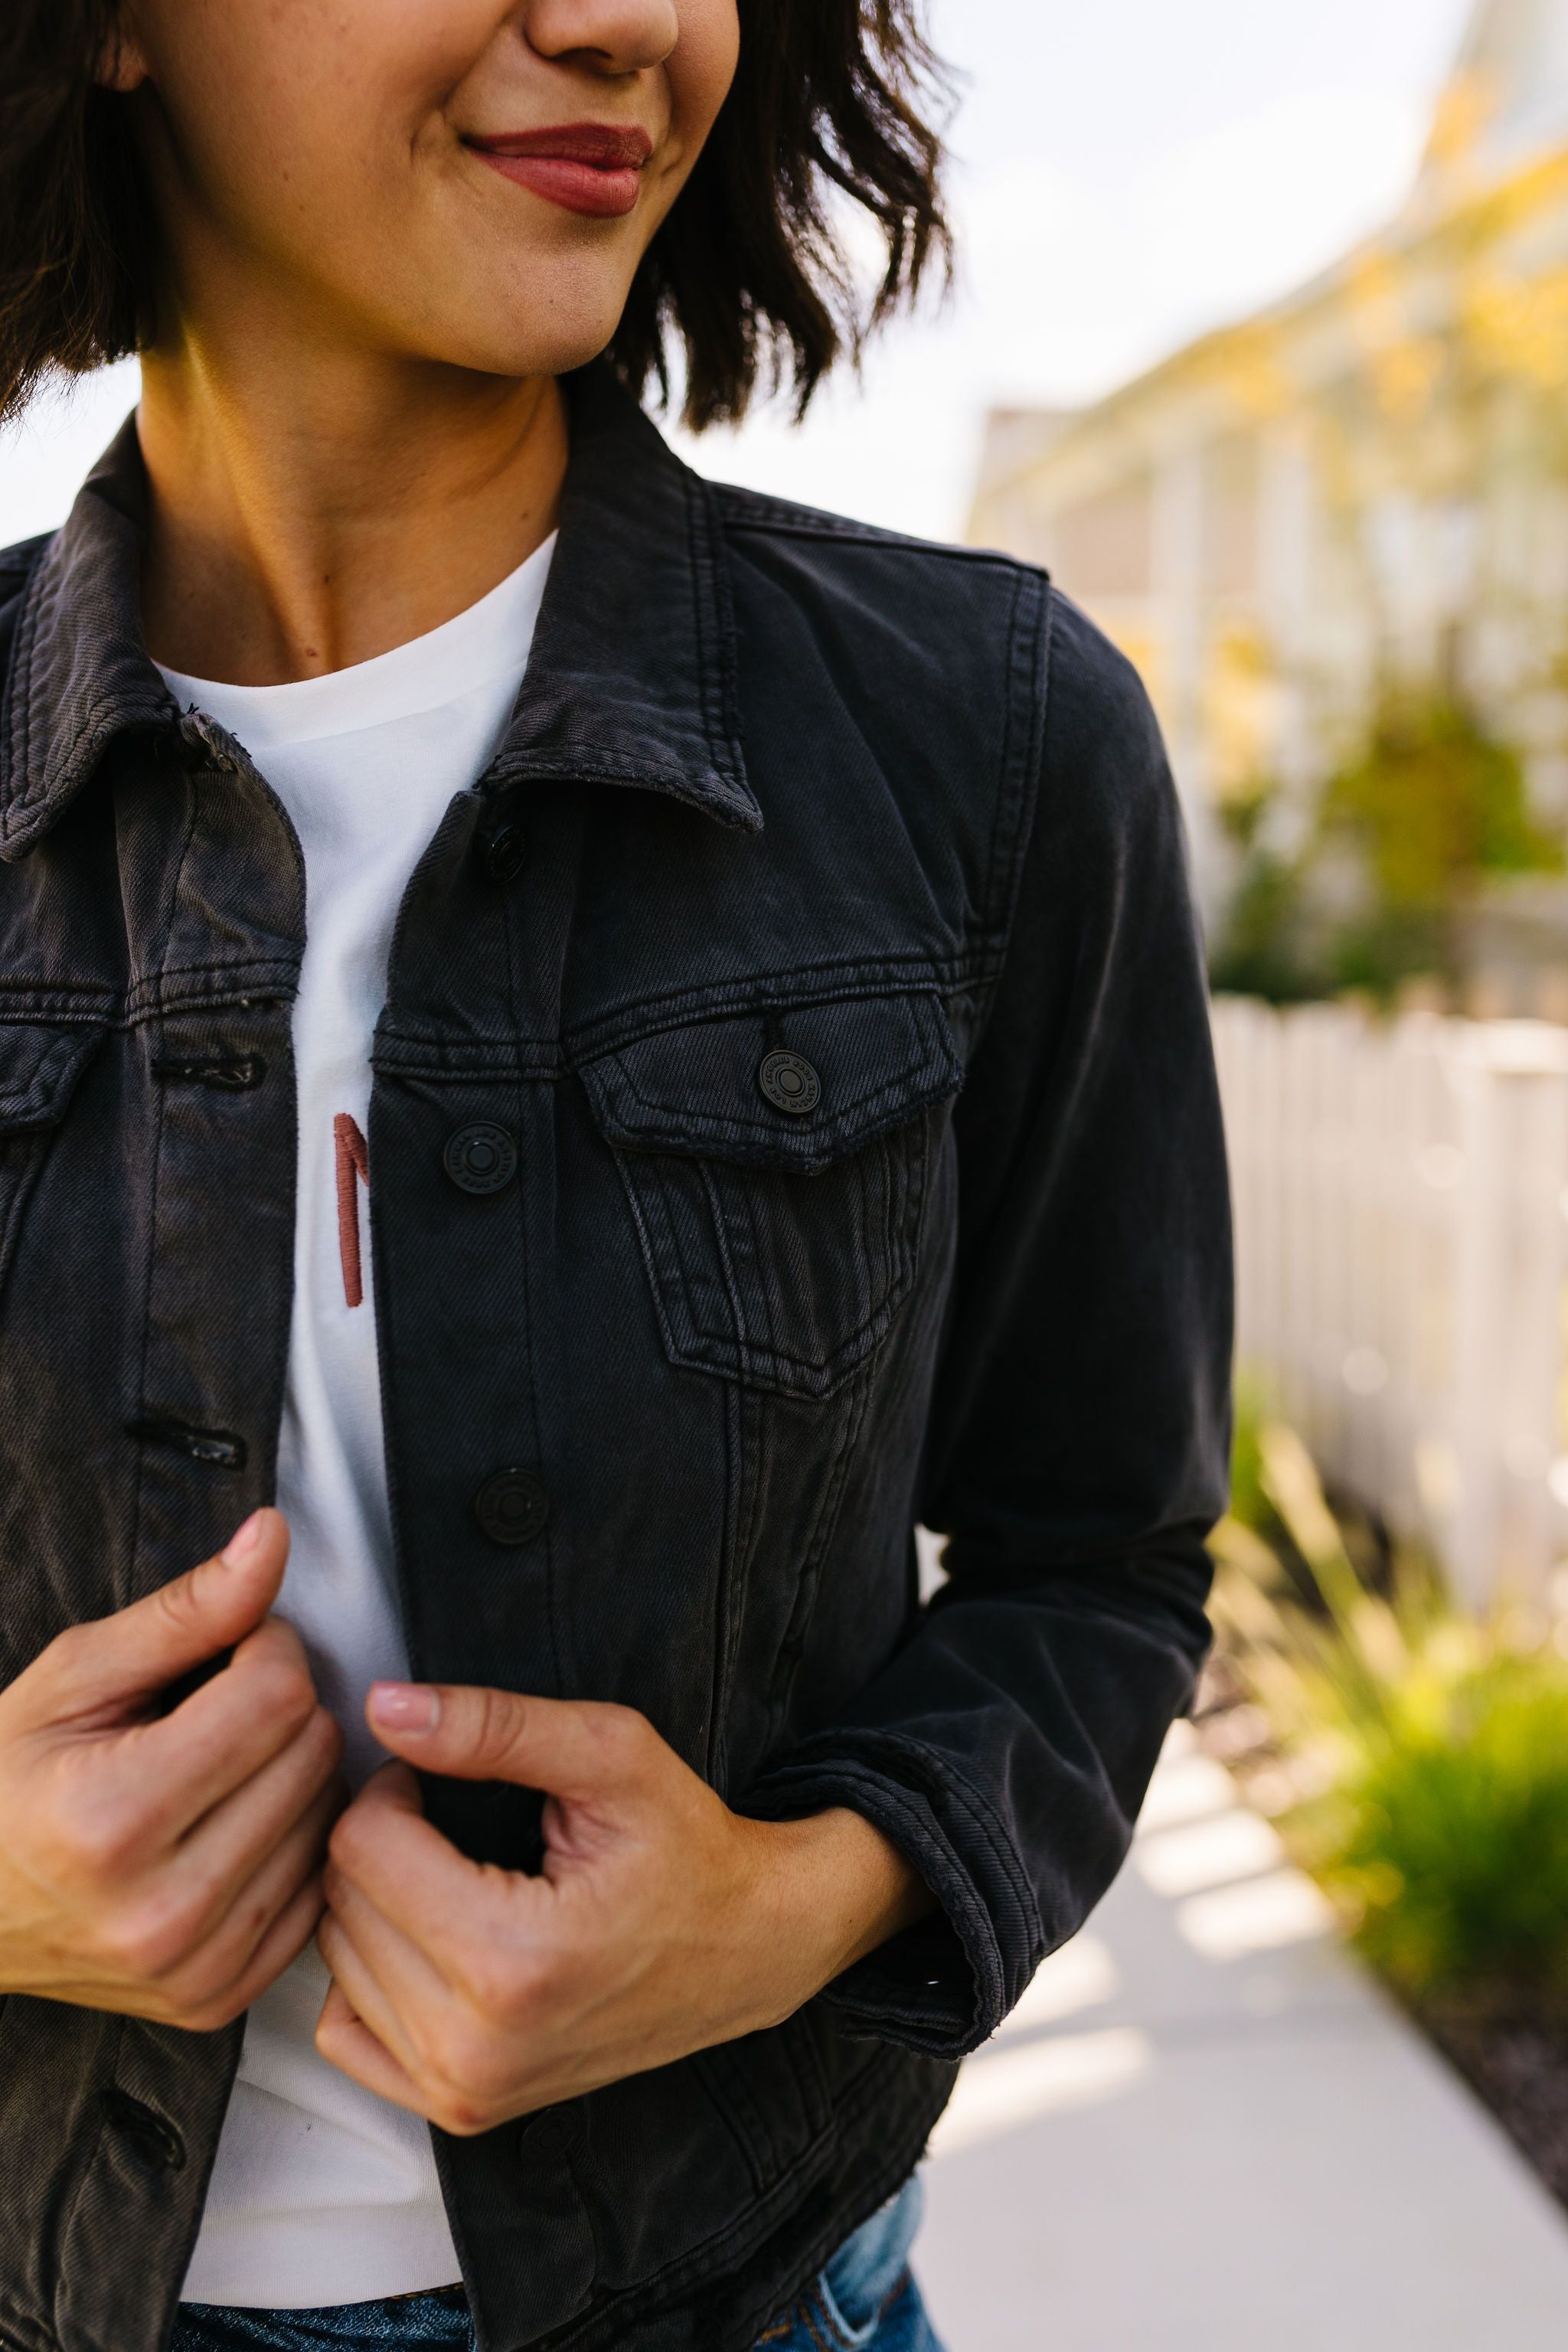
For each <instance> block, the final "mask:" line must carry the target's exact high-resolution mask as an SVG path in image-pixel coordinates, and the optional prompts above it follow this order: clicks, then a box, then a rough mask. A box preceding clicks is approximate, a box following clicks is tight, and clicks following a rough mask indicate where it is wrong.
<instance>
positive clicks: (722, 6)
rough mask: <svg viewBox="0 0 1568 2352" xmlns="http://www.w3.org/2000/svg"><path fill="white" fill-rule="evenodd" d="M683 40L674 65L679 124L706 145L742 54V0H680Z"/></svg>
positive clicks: (672, 87) (671, 88)
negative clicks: (704, 140) (737, 1)
mask: <svg viewBox="0 0 1568 2352" xmlns="http://www.w3.org/2000/svg"><path fill="white" fill-rule="evenodd" d="M679 18H680V38H679V41H678V43H677V44H676V48H675V53H674V55H673V56H672V57H671V58H670V61H669V66H668V74H669V94H670V100H671V104H672V107H673V110H674V114H675V121H676V128H677V130H678V131H679V134H680V136H681V138H682V139H683V140H689V141H691V142H694V143H700V142H701V141H702V140H703V139H705V138H706V137H707V135H708V133H709V131H710V130H711V129H712V127H713V122H714V118H715V117H716V116H717V114H718V112H719V110H720V108H721V106H722V105H723V103H724V100H725V99H726V98H727V97H728V96H729V94H730V85H731V82H732V81H733V80H734V79H735V67H736V63H737V61H738V60H739V58H740V54H741V20H740V13H739V10H738V8H737V6H736V0H679Z"/></svg>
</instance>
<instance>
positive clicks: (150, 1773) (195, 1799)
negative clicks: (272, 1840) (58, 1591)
mask: <svg viewBox="0 0 1568 2352" xmlns="http://www.w3.org/2000/svg"><path fill="white" fill-rule="evenodd" d="M318 1712H319V1708H318V1705H317V1699H316V1691H315V1685H314V1684H313V1682H312V1681H311V1678H310V1663H309V1661H308V1659H307V1658H306V1655H305V1649H304V1644H303V1643H301V1641H300V1637H299V1635H298V1634H297V1633H295V1631H294V1629H293V1627H292V1626H291V1625H287V1624H285V1623H284V1622H283V1620H282V1619H281V1618H280V1617H268V1619H267V1620H266V1622H265V1623H263V1624H261V1625H258V1627H257V1629H256V1631H255V1633H248V1634H247V1636H246V1638H245V1639H244V1641H242V1642H241V1643H240V1644H239V1646H238V1647H237V1650H236V1651H235V1654H234V1656H233V1658H232V1660H231V1661H230V1663H229V1664H227V1665H226V1667H225V1668H224V1669H223V1672H222V1673H221V1674H217V1675H213V1676H212V1677H211V1678H210V1680H208V1681H207V1682H205V1683H203V1684H202V1685H201V1687H200V1689H199V1690H195V1691H193V1692H192V1694H191V1696H190V1697H189V1698H187V1699H185V1700H184V1701H183V1702H182V1704H181V1705H180V1706H177V1707H175V1708H174V1711H173V1713H172V1714H170V1715H166V1716H163V1717H159V1718H158V1719H157V1720H156V1721H155V1722H153V1723H148V1724H142V1725H138V1726H136V1727H134V1728H133V1729H132V1730H131V1731H129V1732H127V1733H126V1735H125V1739H126V1749H125V1765H124V1769H125V1770H126V1771H127V1772H129V1773H131V1774H133V1775H134V1776H135V1777H136V1778H137V1779H138V1780H140V1782H141V1784H142V1787H143V1788H144V1789H145V1790H147V1791H148V1797H149V1802H148V1809H147V1828H148V1833H149V1835H151V1836H153V1837H163V1838H165V1839H170V1840H173V1839H174V1838H178V1837H183V1836H184V1833H185V1832H186V1831H187V1830H188V1829H190V1827H191V1826H192V1824H193V1823H194V1822H197V1821H199V1820H200V1819H201V1817H202V1815H203V1814H204V1813H207V1812H210V1811H211V1810H212V1809H213V1807H214V1806H215V1805H217V1804H221V1802H222V1801H223V1800H224V1799H225V1798H226V1797H227V1796H230V1795H232V1794H233V1792H234V1791H235V1790H237V1789H240V1788H243V1787H244V1785H245V1783H246V1782H247V1780H250V1779H251V1778H252V1776H253V1775H254V1774H256V1773H258V1772H259V1771H260V1770H261V1769H262V1767H263V1766H264V1765H266V1764H269V1763H270V1762H271V1760H272V1759H273V1758H274V1757H275V1756H278V1755H279V1754H280V1753H281V1752H282V1751H283V1750H284V1749H285V1748H289V1746H290V1745H291V1744H292V1743H293V1742H294V1741H295V1740H296V1739H297V1738H299V1736H300V1733H301V1732H302V1731H304V1729H305V1728H306V1726H307V1725H308V1724H310V1721H311V1719H312V1717H314V1716H316V1715H317V1713H318ZM340 1744H341V1743H340Z"/></svg>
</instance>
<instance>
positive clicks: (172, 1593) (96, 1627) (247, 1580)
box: [11, 1511, 289, 1726]
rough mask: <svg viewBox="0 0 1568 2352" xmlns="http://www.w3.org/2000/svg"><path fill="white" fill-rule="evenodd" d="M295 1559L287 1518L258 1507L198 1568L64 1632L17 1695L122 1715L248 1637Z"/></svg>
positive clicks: (51, 1716)
mask: <svg viewBox="0 0 1568 2352" xmlns="http://www.w3.org/2000/svg"><path fill="white" fill-rule="evenodd" d="M288 1558H289V1527H288V1522H287V1520H285V1519H284V1518H283V1517H282V1516H281V1514H280V1513H279V1512H277V1511H258V1512H257V1513H255V1515H254V1516H253V1517H250V1518H248V1519H247V1521H246V1522H245V1525H244V1526H243V1527H242V1528H239V1529H238V1530H237V1532H236V1533H235V1535H233V1536H232V1537H231V1538H230V1539H229V1541H228V1543H227V1544H226V1546H225V1548H224V1549H223V1550H222V1551H221V1552H219V1553H217V1554H216V1556H215V1557H214V1558H213V1559H207V1560H204V1561H203V1562H202V1564H201V1566H200V1567H199V1568H194V1569H192V1570H190V1571H189V1573H188V1574H187V1575H184V1576H180V1577H176V1578H175V1579H174V1582H173V1583H172V1584H166V1585H164V1586H163V1588H162V1590H161V1591H157V1592H153V1593H151V1594H149V1595H148V1597H147V1598H146V1600H144V1601H133V1602H132V1605H131V1607H130V1608H129V1609H121V1610H120V1611H118V1612H116V1614H115V1615H114V1616H112V1617H102V1618H99V1619H97V1620H96V1621H95V1622H92V1623H91V1624H88V1625H75V1626H72V1627H71V1628H70V1629H69V1630H68V1632H66V1633H62V1634H60V1635H59V1636H58V1639H57V1640H56V1641H54V1642H52V1643H50V1645H49V1647H48V1648H47V1650H46V1651H45V1652H44V1653H43V1654H42V1656H41V1657H39V1658H38V1659H37V1661H36V1663H35V1664H34V1665H33V1666H32V1667H30V1668H29V1669H28V1671H27V1673H26V1675H22V1676H21V1677H20V1678H19V1679H18V1681H17V1682H16V1684H15V1685H13V1687H12V1693H11V1696H12V1697H13V1699H14V1700H19V1701H20V1704H21V1705H22V1706H23V1707H24V1709H25V1710H26V1711H27V1712H29V1713H31V1714H32V1715H33V1717H34V1719H35V1720H37V1721H39V1722H62V1723H69V1724H71V1725H73V1726H80V1725H81V1724H82V1723H83V1722H84V1721H85V1722H89V1723H90V1722H92V1721H94V1720H95V1719H96V1720H98V1721H100V1722H110V1721H112V1720H114V1719H115V1718H116V1717H117V1716H118V1715H119V1714H120V1713H121V1712H123V1711H124V1710H125V1709H126V1708H127V1707H128V1706H131V1705H132V1703H133V1702H136V1701H139V1700H143V1699H146V1698H149V1697H151V1696H153V1694H154V1693H155V1692H157V1691H160V1690H162V1689H163V1688H164V1686H165V1685H167V1684H169V1683H172V1682H175V1681H177V1680H178V1679H179V1677H180V1675H184V1674H188V1673H189V1672H190V1670H191V1668H192V1667H193V1666H198V1665H201V1664H203V1663H204V1662H205V1660H206V1659H208V1658H212V1657H216V1655H217V1654H218V1652H219V1651H220V1650H226V1649H227V1648H228V1647H229V1646H230V1645H231V1643H236V1642H238V1641H241V1640H243V1639H244V1637H245V1635H246V1634H247V1633H250V1632H251V1631H252V1630H253V1629H254V1628H255V1627H256V1626H257V1625H258V1624H259V1623H260V1622H261V1620H262V1619H263V1618H264V1617H265V1616H266V1614H267V1612H268V1610H269V1609H270V1608H271V1607H272V1604H273V1602H274V1601H276V1600H277V1598H278V1594H279V1589H280V1587H281V1585H282V1582H283V1570H284V1568H285V1566H286V1564H287V1562H288ZM25 1685H30V1687H26V1689H25V1687H24V1686H25Z"/></svg>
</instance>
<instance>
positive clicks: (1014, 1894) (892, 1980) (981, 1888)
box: [740, 1734, 1041, 2059]
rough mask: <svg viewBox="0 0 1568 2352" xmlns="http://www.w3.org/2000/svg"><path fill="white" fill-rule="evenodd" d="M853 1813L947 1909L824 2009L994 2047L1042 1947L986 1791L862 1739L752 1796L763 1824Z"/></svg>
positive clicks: (971, 2046) (903, 1748) (911, 2043)
mask: <svg viewBox="0 0 1568 2352" xmlns="http://www.w3.org/2000/svg"><path fill="white" fill-rule="evenodd" d="M833 1805H846V1806H848V1807H849V1808H851V1809H852V1810H853V1811H856V1812H858V1813H860V1814H862V1815H863V1816H864V1817H865V1819H866V1820H867V1821H868V1822H871V1824H872V1826H873V1827H874V1828H876V1829H879V1830H880V1831H881V1832H882V1834H883V1836H884V1837H886V1838H887V1839H888V1840H889V1842H890V1843H892V1844H894V1845H896V1846H897V1847H898V1849H899V1851H900V1853H902V1854H903V1855H904V1856H905V1857H906V1859H907V1860H908V1861H909V1862H910V1863H911V1864H913V1866H914V1868H915V1869H916V1870H917V1871H919V1873H920V1874H921V1878H923V1879H924V1881H925V1883H926V1885H928V1886H929V1887H930V1888H931V1893H932V1894H933V1895H935V1897H936V1899H937V1902H938V1904H939V1905H940V1906H941V1913H940V1916H936V1917H932V1918H930V1919H926V1920H922V1921H921V1924H920V1926H919V1927H911V1928H909V1929H907V1930H906V1931H905V1933H904V1934H903V1935H901V1936H895V1937H893V1938H892V1939H891V1941H890V1942H889V1943H887V1944H885V1945H883V1946H882V1948H881V1949H880V1950H879V1951H876V1952H873V1953H872V1954H871V1955H870V1956H869V1957H868V1958H866V1959H864V1960H860V1961H858V1962H857V1964H856V1965H855V1967H854V1968H852V1969H847V1970H846V1972H845V1974H844V1975H843V1976H841V1977H838V1978H837V1979H835V1981H834V1982H833V1983H832V1984H830V1985H829V1986H827V1987H826V1990H825V1991H824V1992H823V1993H822V1995H821V1996H820V1998H821V1999H822V2000H824V2001H826V2003H827V2004H828V2005H829V2006H830V2007H831V2008H833V2009H835V2010H837V2011H838V2013H839V2015H840V2017H841V2019H842V2020H843V2021H844V2023H845V2025H846V2027H847V2030H848V2031H849V2032H852V2033H856V2034H862V2035H865V2036H868V2037H869V2038H873V2039H875V2040H878V2041H883V2042H899V2043H900V2044H902V2045H903V2047H905V2048H906V2049H910V2050H918V2051H921V2052H922V2053H924V2054H925V2055H927V2056H928V2057H933V2058H948V2059H955V2058H962V2057H964V2056H966V2055H967V2053H969V2052H970V2051H972V2050H975V2049H978V2048H979V2047H980V2045H981V2043H982V2042H987V2041H989V2039H990V2037H991V2035H992V2034H993V2033H994V2032H995V2031H996V2028H997V2027H998V2026H999V2025H1000V2024H1001V2022H1002V2021H1003V2019H1004V2018H1005V2016H1006V2014H1007V2011H1008V2010H1009V2009H1010V2008H1011V2007H1012V2004H1013V2001H1014V2000H1015V1999H1016V1997H1017V1993H1018V1992H1020V1991H1021V1990H1023V1987H1024V1985H1025V1984H1026V1982H1027V1980H1028V1978H1029V1975H1030V1974H1031V1972H1032V1970H1033V1969H1034V1967H1035V1965H1036V1962H1037V1958H1038V1956H1039V1951H1040V1948H1041V1943H1040V1936H1039V1928H1038V1924H1037V1921H1036V1920H1035V1918H1034V1916H1033V1915H1034V1905H1033V1902H1032V1900H1031V1898H1030V1896H1029V1891H1028V1888H1027V1886H1026V1883H1025V1882H1024V1880H1023V1874H1022V1872H1021V1870H1020V1868H1019V1866H1018V1864H1017V1861H1016V1857H1015V1856H1013V1855H1011V1854H1007V1853H1005V1852H1004V1851H1002V1850H1000V1849H999V1847H998V1843H997V1841H996V1838H995V1835H994V1832H993V1831H992V1829H991V1827H990V1825H989V1824H988V1823H986V1822H984V1818H983V1814H982V1811H981V1808H980V1803H979V1800H978V1799H977V1797H976V1796H975V1794H974V1792H973V1790H970V1789H969V1788H968V1787H967V1786H966V1785H965V1784H964V1783H963V1782H962V1781H961V1780H958V1778H957V1777H956V1775H954V1774H953V1773H952V1771H951V1769H949V1768H948V1767H947V1766H946V1765H945V1764H944V1762H943V1760H942V1759H940V1758H938V1757H936V1756H934V1755H932V1754H931V1752H930V1751H929V1750H927V1749H925V1748H921V1747H919V1746H918V1745H917V1744H916V1743H915V1742H914V1741H912V1740H905V1739H900V1738H896V1737H890V1736H888V1735H885V1734H884V1735H881V1736H878V1735H875V1734H872V1735H864V1734H862V1735H860V1736H859V1737H853V1736H852V1737H851V1738H850V1740H848V1741H847V1742H844V1743H843V1744H840V1743H839V1742H838V1741H837V1740H835V1741H833V1742H832V1743H831V1744H830V1743H829V1742H828V1741H826V1740H824V1741H822V1742H816V1741H814V1742H812V1743H810V1744H809V1745H808V1746H807V1747H806V1748H802V1749H800V1750H798V1751H797V1752H796V1753H795V1755H794V1756H792V1757H791V1758H789V1759H787V1760H786V1761H785V1762H784V1763H782V1764H780V1765H778V1766H776V1767H775V1768H774V1769H773V1770H772V1771H770V1772H768V1773H766V1774H765V1775H764V1776H763V1779H762V1780H759V1781H758V1782H756V1783H755V1785H754V1786H753V1787H752V1789H751V1790H749V1791H748V1792H747V1794H746V1796H745V1797H744V1798H743V1800H742V1802H741V1805H740V1811H742V1812H745V1813H748V1814H750V1815H751V1816H752V1818H753V1819H755V1820H758V1821H792V1820H798V1819H799V1818H800V1817H801V1816H802V1815H803V1814H806V1813H816V1812H824V1811H826V1810H827V1809H828V1808H829V1807H830V1806H833Z"/></svg>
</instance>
